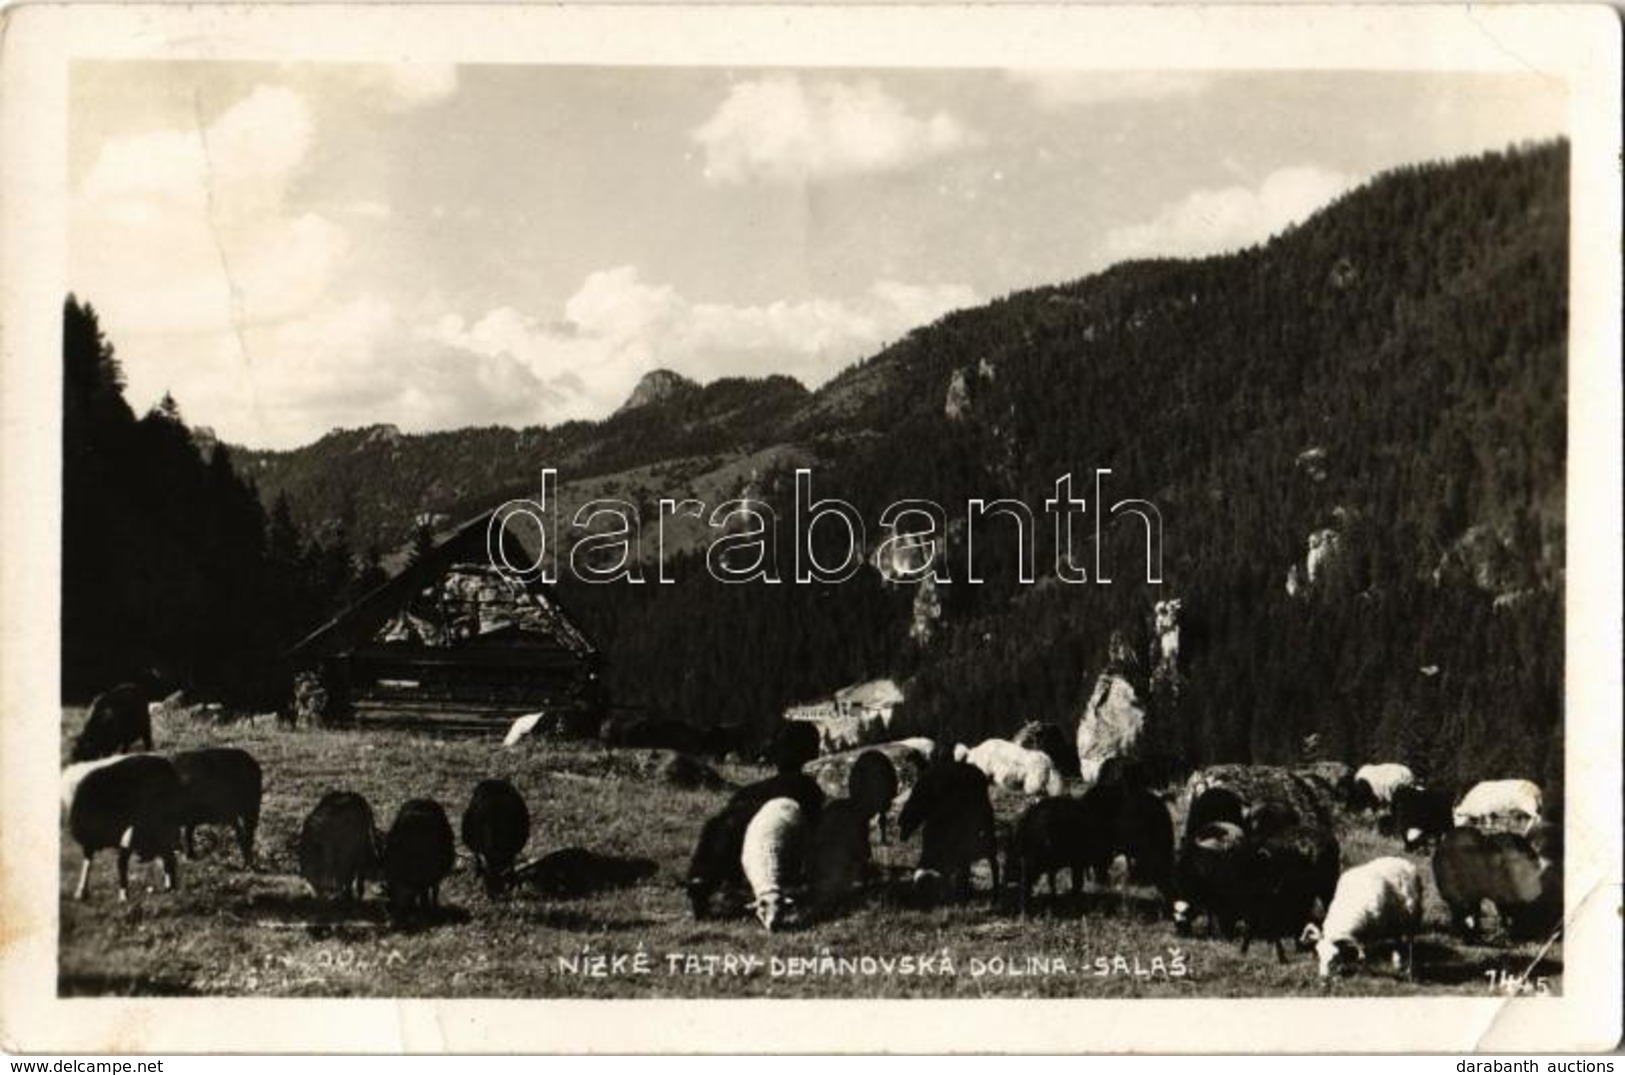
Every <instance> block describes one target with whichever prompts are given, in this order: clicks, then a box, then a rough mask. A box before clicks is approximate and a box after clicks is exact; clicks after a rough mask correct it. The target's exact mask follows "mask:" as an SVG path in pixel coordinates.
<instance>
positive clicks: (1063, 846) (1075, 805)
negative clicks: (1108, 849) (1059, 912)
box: [1004, 795, 1104, 915]
mask: <svg viewBox="0 0 1625 1075" xmlns="http://www.w3.org/2000/svg"><path fill="white" fill-rule="evenodd" d="M1103 839H1104V834H1103V833H1102V832H1101V831H1100V830H1099V829H1098V828H1095V827H1094V826H1092V825H1091V824H1090V823H1089V814H1088V812H1087V811H1086V810H1085V809H1084V807H1083V803H1082V801H1081V800H1078V799H1074V798H1072V797H1071V796H1067V795H1058V796H1054V797H1052V798H1048V799H1039V800H1038V801H1037V802H1034V803H1033V804H1032V805H1030V806H1028V807H1027V809H1026V810H1024V811H1023V812H1022V814H1021V818H1020V820H1018V821H1017V822H1016V830H1015V834H1014V836H1013V837H1012V839H1011V842H1010V843H1009V844H1008V845H1007V846H1006V847H1005V849H1004V875H1005V877H1006V878H1007V879H1008V878H1014V879H1015V881H1016V891H1017V894H1018V899H1019V903H1020V907H1021V913H1022V914H1023V915H1026V914H1027V908H1028V903H1029V901H1030V900H1031V899H1032V890H1033V886H1034V885H1036V884H1037V883H1038V879H1039V878H1040V877H1046V878H1048V879H1049V894H1050V898H1051V899H1052V900H1053V899H1054V898H1055V897H1056V896H1057V895H1058V894H1059V893H1058V891H1057V889H1056V882H1055V875H1056V874H1057V873H1059V872H1060V871H1061V870H1071V871H1072V893H1073V895H1077V894H1078V893H1079V892H1081V891H1082V890H1083V873H1084V870H1085V868H1087V866H1088V864H1089V863H1090V862H1092V861H1094V860H1096V859H1098V858H1099V851H1098V849H1097V846H1096V845H1097V844H1099V843H1100V842H1102V841H1103Z"/></svg>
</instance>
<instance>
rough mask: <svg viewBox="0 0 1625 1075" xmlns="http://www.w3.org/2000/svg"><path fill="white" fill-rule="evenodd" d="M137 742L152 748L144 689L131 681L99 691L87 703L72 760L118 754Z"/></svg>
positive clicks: (88, 759) (92, 759)
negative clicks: (87, 708)
mask: <svg viewBox="0 0 1625 1075" xmlns="http://www.w3.org/2000/svg"><path fill="white" fill-rule="evenodd" d="M137 742H139V743H141V745H142V749H144V750H151V749H152V715H151V714H150V713H148V711H147V692H146V691H145V690H143V689H142V688H141V687H140V686H138V685H136V684H134V683H121V684H119V685H118V686H117V687H114V688H112V689H111V690H108V691H103V692H102V693H101V694H98V695H97V696H96V698H95V699H94V700H93V701H92V702H91V703H90V713H89V715H88V716H87V717H86V718H85V726H84V728H83V729H82V730H81V731H80V732H79V738H78V739H76V740H74V744H73V753H72V754H71V755H70V760H72V761H95V760H96V759H97V758H107V757H111V756H113V755H114V754H121V753H123V752H124V751H127V750H129V749H130V748H131V747H133V746H135V744H136V743H137Z"/></svg>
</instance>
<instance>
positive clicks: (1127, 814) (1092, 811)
mask: <svg viewBox="0 0 1625 1075" xmlns="http://www.w3.org/2000/svg"><path fill="white" fill-rule="evenodd" d="M1080 803H1081V804H1082V807H1083V810H1084V813H1085V817H1086V822H1085V824H1086V825H1087V826H1088V827H1089V828H1090V829H1091V830H1094V831H1096V832H1099V833H1101V834H1103V838H1102V839H1098V840H1095V841H1094V842H1093V850H1094V858H1093V859H1092V861H1090V862H1089V864H1088V865H1089V867H1090V870H1091V871H1092V872H1093V873H1094V875H1095V880H1096V881H1097V882H1098V883H1100V884H1105V883H1106V878H1107V875H1108V873H1109V872H1110V870H1111V864H1112V861H1113V860H1114V859H1116V858H1117V856H1118V855H1122V856H1123V860H1124V865H1125V867H1126V870H1125V875H1124V880H1125V883H1126V882H1127V881H1130V880H1132V881H1135V882H1137V883H1140V884H1148V885H1151V886H1153V887H1154V888H1156V890H1157V891H1158V892H1159V893H1160V894H1161V895H1162V896H1163V898H1164V899H1168V898H1170V897H1171V896H1172V894H1173V887H1174V884H1173V882H1174V820H1173V818H1172V817H1170V816H1169V814H1168V807H1167V806H1166V805H1165V804H1164V803H1163V801H1162V800H1161V799H1159V798H1158V797H1157V796H1156V795H1154V794H1152V793H1151V792H1149V791H1146V790H1145V789H1144V788H1132V787H1123V786H1121V785H1106V786H1102V785H1098V784H1097V785H1096V786H1095V787H1092V788H1090V789H1089V790H1088V791H1087V792H1085V793H1084V795H1083V798H1082V799H1081V800H1080Z"/></svg>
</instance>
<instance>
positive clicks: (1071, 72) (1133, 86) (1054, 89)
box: [1005, 68, 1213, 109]
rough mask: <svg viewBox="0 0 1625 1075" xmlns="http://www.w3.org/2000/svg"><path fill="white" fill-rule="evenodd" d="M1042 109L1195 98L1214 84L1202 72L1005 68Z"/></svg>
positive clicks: (1211, 79)
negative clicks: (1008, 69) (1009, 69)
mask: <svg viewBox="0 0 1625 1075" xmlns="http://www.w3.org/2000/svg"><path fill="white" fill-rule="evenodd" d="M1005 76H1006V77H1007V78H1009V79H1010V81H1012V82H1014V83H1016V84H1017V85H1019V86H1022V87H1024V88H1026V89H1027V91H1028V92H1029V93H1031V94H1032V97H1033V100H1034V101H1035V102H1036V103H1037V104H1038V105H1039V106H1040V107H1042V108H1047V109H1055V108H1067V107H1073V106H1083V105H1100V104H1116V103H1118V102H1121V101H1155V100H1163V99H1167V98H1178V97H1193V96H1195V95H1197V94H1199V93H1201V92H1202V91H1204V90H1206V89H1207V88H1208V87H1209V86H1210V85H1212V83H1213V76H1211V75H1209V74H1207V73H1206V72H1202V71H1100V70H1090V71H1086V70H1076V69H1071V68H1036V69H1027V70H1012V71H1006V72H1005Z"/></svg>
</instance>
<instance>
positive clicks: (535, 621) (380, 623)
mask: <svg viewBox="0 0 1625 1075" xmlns="http://www.w3.org/2000/svg"><path fill="white" fill-rule="evenodd" d="M493 514H494V513H493V512H485V513H483V514H481V515H479V516H477V517H475V518H473V519H470V520H468V521H467V522H465V523H462V524H460V525H459V526H458V527H457V528H456V529H455V530H454V531H452V533H451V534H450V535H449V536H448V537H446V538H445V539H444V540H442V541H440V542H438V543H436V544H435V545H434V546H433V547H432V548H431V549H429V550H428V551H427V552H425V553H424V554H423V555H422V556H421V557H419V558H418V559H417V561H415V562H414V563H411V564H408V565H407V566H406V567H405V568H403V569H402V570H401V571H400V572H399V573H398V574H396V575H395V576H393V577H392V578H390V579H389V580H388V581H386V582H384V583H382V584H380V585H379V586H378V587H376V588H375V589H373V590H372V591H370V592H369V593H367V594H365V595H363V596H362V597H361V598H360V599H359V600H357V601H356V602H355V604H353V605H351V606H350V607H349V608H346V609H345V610H343V611H342V612H340V613H339V614H338V615H336V616H334V617H333V618H332V619H330V620H328V621H327V622H326V623H324V624H322V625H321V626H320V627H318V628H316V630H314V631H312V632H311V633H310V634H308V635H306V636H305V637H304V638H303V639H301V640H300V641H299V642H297V643H296V644H295V645H294V646H293V647H292V648H290V649H289V650H288V653H287V656H288V657H289V658H290V659H294V660H297V659H300V658H313V657H328V656H333V655H336V654H341V653H347V652H350V651H352V650H354V649H356V648H357V647H360V646H363V645H367V644H369V643H371V642H372V641H374V640H375V639H376V638H377V637H378V635H379V634H380V632H382V631H383V630H384V629H385V627H386V626H387V625H390V623H391V621H394V620H399V619H401V618H403V616H404V615H405V614H406V613H407V610H408V608H409V606H410V605H411V604H412V602H413V600H414V599H415V598H417V596H418V595H419V594H421V593H422V592H423V591H425V590H426V589H430V588H432V587H434V586H435V585H436V584H439V583H443V582H444V581H446V580H447V579H448V577H452V576H456V577H457V578H458V579H459V580H460V581H464V582H467V581H469V580H471V579H472V580H474V581H476V582H477V583H479V584H481V585H489V586H491V587H495V588H498V589H504V590H506V591H507V592H508V596H510V597H511V598H512V599H514V600H515V601H518V602H522V603H523V604H524V606H525V608H524V611H525V613H526V614H525V615H524V616H523V621H524V624H523V626H524V627H525V628H528V629H529V631H530V633H531V634H536V633H538V632H539V633H542V634H545V635H546V636H547V637H548V639H549V640H550V641H551V642H552V643H553V644H555V645H556V646H557V648H559V649H562V650H565V651H567V652H569V653H571V654H573V655H575V656H577V657H580V658H582V659H588V658H590V657H593V656H594V655H596V653H597V648H596V647H595V646H594V645H593V643H592V640H591V639H589V638H588V637H587V635H586V633H585V632H583V631H582V630H581V628H580V627H579V626H577V624H576V623H575V621H574V620H572V619H571V618H570V616H569V614H568V613H566V612H565V611H564V608H563V606H561V605H560V604H559V601H558V598H557V597H555V596H554V595H553V593H552V590H551V588H550V587H548V586H546V585H545V584H543V583H540V582H532V583H524V582H519V581H517V580H513V579H507V578H504V577H503V576H502V575H501V574H500V573H499V572H498V571H497V570H496V569H495V568H494V567H492V566H491V558H490V552H489V548H488V546H487V531H488V529H489V526H490V521H491V516H492V515H493ZM502 541H503V552H504V554H505V556H506V558H507V561H508V563H510V564H528V563H532V562H533V561H534V559H535V557H534V555H532V554H530V553H529V552H527V551H526V549H525V548H524V545H523V544H522V543H521V542H520V541H519V540H518V539H517V538H515V537H514V536H513V534H511V533H510V532H509V531H507V530H506V529H504V530H503V532H502ZM513 626H514V624H513V623H511V622H504V623H502V624H499V625H497V626H496V628H495V630H506V629H509V628H511V627H513ZM482 631H483V627H482ZM492 633H494V632H492ZM446 644H447V645H448V646H449V647H451V648H455V646H456V645H457V643H456V642H455V641H453V642H449V643H446Z"/></svg>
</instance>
